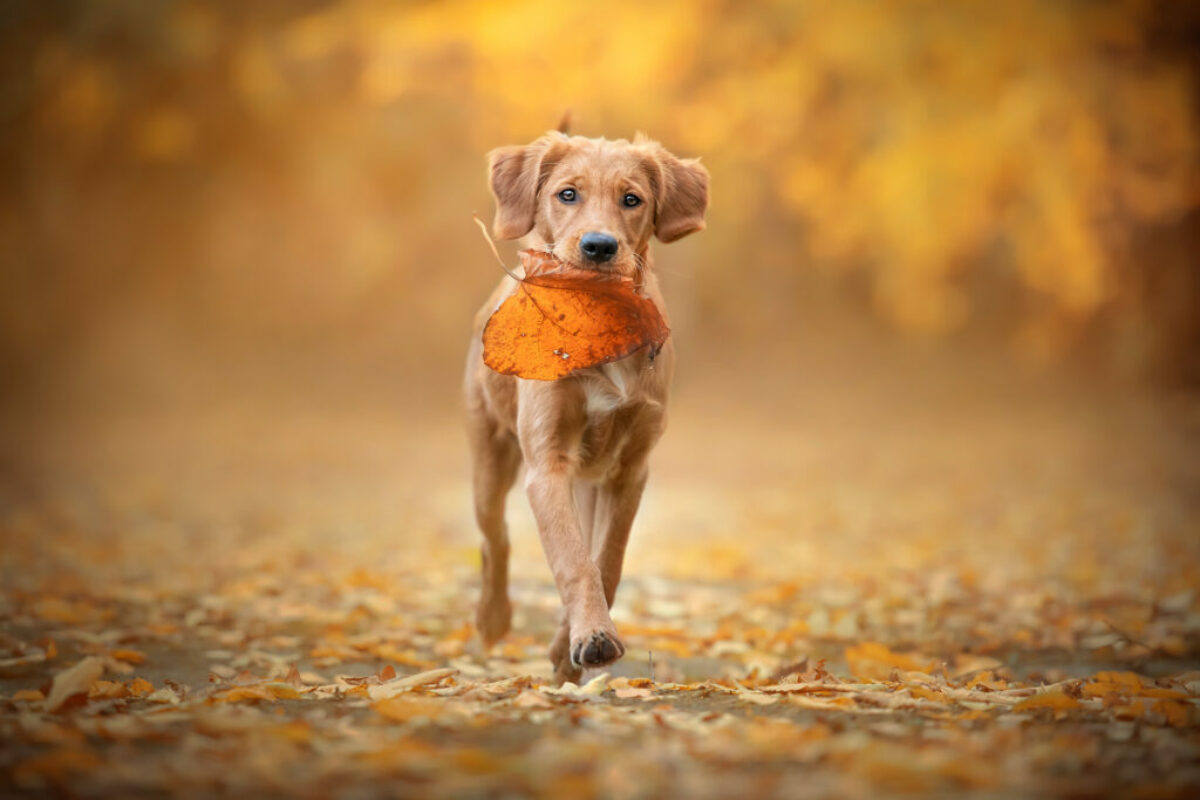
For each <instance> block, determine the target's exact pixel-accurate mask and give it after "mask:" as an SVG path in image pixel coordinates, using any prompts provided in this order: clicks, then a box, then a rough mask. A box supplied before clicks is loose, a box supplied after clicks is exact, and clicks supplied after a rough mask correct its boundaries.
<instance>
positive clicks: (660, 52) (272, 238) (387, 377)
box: [0, 0, 1200, 410]
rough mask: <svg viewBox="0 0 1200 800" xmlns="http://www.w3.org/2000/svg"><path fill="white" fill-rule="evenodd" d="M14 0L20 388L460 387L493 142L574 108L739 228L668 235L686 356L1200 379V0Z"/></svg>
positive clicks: (11, 357) (699, 364)
mask: <svg viewBox="0 0 1200 800" xmlns="http://www.w3.org/2000/svg"><path fill="white" fill-rule="evenodd" d="M0 15H2V17H3V19H2V21H0V37H3V48H2V53H3V55H2V56H0V58H2V59H3V79H2V80H3V84H2V86H0V114H2V119H3V123H2V129H0V135H2V136H3V147H2V148H0V149H2V154H0V165H2V166H0V169H2V173H0V193H2V212H0V259H2V265H3V266H2V269H3V275H4V286H5V291H4V292H3V295H2V297H0V319H2V322H0V325H2V328H0V368H2V369H3V371H4V374H5V375H6V380H5V384H6V386H7V388H6V390H5V395H6V397H7V399H8V400H9V401H17V400H21V401H24V402H27V403H28V402H32V403H34V404H35V405H36V406H37V407H39V408H45V407H46V406H47V404H53V405H55V406H59V407H62V408H65V409H70V410H79V409H80V408H81V407H91V408H98V407H109V408H112V407H117V408H133V407H141V408H147V407H160V406H161V405H162V404H164V403H167V404H179V403H201V404H208V403H211V402H213V400H214V398H215V397H217V396H221V397H225V396H230V395H232V396H237V397H242V398H245V397H247V396H250V395H254V394H259V393H261V394H265V395H268V396H270V395H277V394H281V395H284V396H295V395H306V396H309V397H310V398H311V397H312V396H314V395H316V394H322V395H325V396H326V398H327V399H328V398H329V397H330V396H332V397H333V398H336V399H335V403H334V404H335V405H341V404H343V403H345V402H347V401H349V400H351V399H359V400H361V399H362V398H364V397H370V398H372V399H374V400H383V401H384V402H392V401H395V400H396V398H397V397H398V396H400V395H406V396H408V399H410V400H413V399H415V401H416V402H418V403H419V404H421V403H427V404H428V405H429V407H430V408H436V409H442V408H444V407H446V406H449V405H452V404H453V402H454V397H455V392H456V383H457V380H458V375H459V372H460V369H461V364H460V361H461V358H462V354H463V351H464V347H465V342H464V337H465V336H466V333H467V331H468V324H469V319H470V316H471V315H472V313H473V312H474V310H475V308H476V307H477V305H478V304H479V303H480V302H481V300H482V299H483V298H484V297H485V296H486V293H487V291H488V289H489V288H490V286H491V285H492V284H493V283H494V281H495V280H496V278H497V276H498V270H497V269H496V267H495V265H494V263H493V262H491V261H490V256H489V254H488V252H487V249H486V247H485V246H484V244H483V242H481V241H480V240H479V237H478V235H477V233H476V232H475V230H474V228H473V226H472V223H471V213H472V211H479V212H480V213H481V215H482V216H484V217H487V218H490V212H491V200H490V197H489V194H488V191H487V186H486V181H485V175H484V156H485V153H486V152H487V151H488V150H489V149H490V148H492V147H495V146H498V145H501V144H511V143H519V142H524V141H528V140H531V139H532V138H534V137H536V136H537V135H538V134H540V133H541V132H543V131H544V130H546V129H548V128H551V127H553V126H554V125H555V124H557V122H558V120H559V118H560V117H561V116H562V114H563V112H564V111H565V110H567V109H571V110H572V111H573V113H574V120H575V121H574V130H575V132H577V133H580V134H584V135H603V136H607V137H610V138H617V137H631V136H632V135H633V134H634V133H635V132H636V131H639V130H640V131H644V132H646V133H647V134H648V135H651V136H653V137H655V138H657V139H660V140H661V141H662V142H663V143H664V144H665V145H666V146H667V147H668V148H669V149H671V150H673V151H674V152H676V153H677V154H679V155H682V156H701V157H702V158H703V160H704V163H705V164H706V165H707V166H708V167H709V169H710V170H711V172H712V208H711V214H710V220H709V229H708V230H707V231H706V232H704V233H703V234H701V235H698V236H694V237H691V238H690V239H688V240H685V242H683V243H681V244H679V245H677V246H674V247H671V248H659V252H658V258H659V262H660V264H661V266H662V270H663V272H664V275H665V281H666V282H667V284H668V287H667V290H668V297H669V300H670V304H671V309H672V312H673V316H674V327H675V330H676V335H677V336H678V338H679V341H680V345H681V347H682V348H683V349H684V352H685V354H686V355H685V357H684V359H683V367H682V370H683V372H682V380H684V381H685V382H686V381H688V380H691V379H700V378H702V377H705V376H706V375H707V374H708V373H710V372H711V371H713V370H717V371H721V372H724V371H726V370H728V369H729V368H731V367H734V366H736V367H737V368H739V369H746V368H747V367H750V369H746V371H748V372H751V373H752V372H754V371H755V370H757V369H759V368H762V369H770V370H771V371H772V373H779V372H783V373H788V372H789V371H790V370H792V369H793V368H794V366H795V359H797V358H801V356H802V351H811V352H809V353H808V355H809V356H811V357H814V358H817V359H818V360H821V359H824V360H826V361H831V362H834V363H837V362H841V361H843V360H844V358H853V357H854V354H855V353H856V352H857V351H856V350H855V348H860V347H865V346H871V345H878V344H882V345H884V346H891V345H894V344H895V343H904V344H903V348H904V349H905V351H912V350H914V348H915V349H916V350H920V351H921V352H925V353H928V352H930V351H931V348H932V349H933V350H938V351H946V352H949V351H957V352H960V353H961V352H966V353H967V354H968V357H967V360H968V361H970V362H975V361H977V360H979V359H984V360H987V361H997V362H1007V363H1012V364H1020V365H1025V367H1029V366H1031V365H1032V367H1033V368H1034V369H1041V370H1050V371H1064V370H1083V371H1084V372H1086V374H1088V375H1091V376H1093V377H1096V376H1099V377H1101V378H1104V379H1109V378H1114V379H1118V380H1120V381H1123V382H1128V381H1134V382H1142V383H1144V382H1151V383H1153V384H1154V385H1157V386H1164V385H1168V386H1169V385H1176V386H1177V385H1179V384H1180V383H1194V382H1195V381H1196V380H1197V378H1200V358H1198V356H1197V348H1196V345H1197V343H1198V338H1200V337H1198V332H1200V314H1198V313H1197V296H1198V295H1200V290H1198V286H1197V284H1198V282H1200V277H1198V275H1200V273H1198V271H1197V268H1196V256H1197V252H1198V251H1200V250H1198V247H1197V244H1198V242H1197V231H1198V230H1200V225H1198V224H1197V222H1198V217H1197V206H1198V204H1200V188H1198V187H1200V182H1198V181H1197V177H1198V175H1197V170H1198V165H1200V116H1198V112H1197V102H1196V99H1197V60H1198V56H1197V53H1198V52H1200V49H1198V48H1197V42H1198V41H1200V13H1197V12H1196V11H1195V10H1194V9H1192V8H1191V7H1190V6H1189V5H1188V4H1180V3H1173V2H1142V1H1141V0H1138V1H1136V2H1099V3H1098V2H1065V3H1062V2H1036V1H1034V0H1020V1H1019V2H1011V3H1002V4H992V5H991V6H987V7H981V6H978V5H976V4H970V5H963V6H952V7H946V6H945V5H944V4H937V3H929V2H919V1H915V0H914V1H911V2H895V3H850V4H847V3H838V2H819V1H816V0H814V1H813V2H778V3H761V4H758V3H756V4H745V3H733V2H717V1H714V2H690V1H689V2H671V1H669V0H668V1H667V2H661V3H654V4H651V5H646V4H644V3H620V2H619V3H614V4H611V5H610V6H606V10H605V12H604V14H603V19H602V20H599V19H597V17H596V15H595V11H594V9H591V8H589V7H587V6H586V5H582V4H581V5H578V6H575V5H574V4H557V3H546V2H536V1H525V0H518V1H517V2H510V3H503V4H496V3H487V2H439V3H422V2H403V3H394V2H371V1H369V0H344V1H341V2H273V0H264V2H255V3H237V2H227V3H201V2H189V1H187V0H178V1H176V0H169V1H166V2H155V3H144V2H134V1H132V0H128V1H127V0H101V1H100V2H70V1H66V0H60V1H57V2H10V3H5V7H4V9H3V11H0ZM506 252H508V253H510V254H511V253H512V252H513V249H512V248H510V249H509V250H507V251H506ZM717 351H719V353H720V355H719V356H718V354H717ZM835 351H836V353H837V356H836V357H835V358H830V357H829V354H830V353H832V352H835ZM710 353H711V355H708V354H710ZM822 354H824V355H822ZM781 359H782V360H781ZM768 365H771V366H769V367H768ZM684 385H685V386H686V385H687V384H686V383H685V384H684Z"/></svg>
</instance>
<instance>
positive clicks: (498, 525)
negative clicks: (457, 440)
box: [468, 415, 521, 647]
mask: <svg viewBox="0 0 1200 800" xmlns="http://www.w3.org/2000/svg"><path fill="white" fill-rule="evenodd" d="M480 416H482V415H479V416H477V417H476V418H475V419H473V420H472V422H471V425H470V426H469V428H468V431H469V437H470V443H471V455H472V458H473V461H474V480H473V484H474V492H475V521H476V522H477V523H478V524H479V530H480V531H481V532H482V533H483V546H482V548H481V553H482V556H483V574H482V578H483V581H482V588H481V590H480V594H479V605H478V607H477V608H476V611H475V625H476V627H477V628H478V629H479V634H480V636H482V637H483V641H484V644H485V645H487V646H489V647H490V646H491V645H493V644H495V643H496V642H497V641H499V640H500V639H501V638H502V637H503V636H504V634H506V633H508V629H509V626H510V625H511V624H512V604H511V603H510V602H509V599H508V552H509V546H508V525H507V523H506V522H505V521H504V506H505V499H506V497H507V495H508V490H509V489H510V488H512V485H513V482H514V481H515V480H516V477H517V469H518V468H519V467H520V465H521V449H520V447H519V445H518V444H517V439H516V437H515V436H513V435H512V434H511V433H509V432H508V431H505V430H500V429H499V427H498V426H497V425H496V424H495V423H494V422H493V421H492V420H490V419H487V418H482V419H480V418H479V417H480Z"/></svg>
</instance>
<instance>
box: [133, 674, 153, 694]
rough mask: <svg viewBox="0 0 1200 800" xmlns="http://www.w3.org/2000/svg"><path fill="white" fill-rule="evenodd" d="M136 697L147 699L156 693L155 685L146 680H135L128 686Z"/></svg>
mask: <svg viewBox="0 0 1200 800" xmlns="http://www.w3.org/2000/svg"><path fill="white" fill-rule="evenodd" d="M126 685H127V686H128V688H129V693H130V694H131V695H133V696H134V697H145V696H146V695H148V694H150V693H151V692H153V691H154V684H153V683H151V682H150V681H148V680H146V679H145V678H134V679H133V680H131V681H129V683H128V684H126Z"/></svg>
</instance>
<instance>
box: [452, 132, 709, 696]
mask: <svg viewBox="0 0 1200 800" xmlns="http://www.w3.org/2000/svg"><path fill="white" fill-rule="evenodd" d="M488 173H489V185H490V187H491V191H492V195H493V197H494V199H495V202H496V216H495V219H494V222H493V226H492V227H493V232H494V235H495V236H496V238H498V239H517V238H521V237H527V239H526V242H527V244H526V246H528V247H532V248H537V249H541V250H547V251H549V252H551V253H552V254H553V255H554V256H555V257H556V258H557V259H559V260H560V261H562V262H563V263H564V264H565V265H567V266H569V267H573V268H578V269H586V270H596V271H600V272H603V273H608V274H611V275H617V276H620V277H621V278H624V279H628V280H630V281H632V282H633V285H634V286H635V287H636V288H637V291H638V292H639V293H640V294H642V295H644V296H645V297H648V298H649V299H650V300H652V301H653V302H654V303H655V305H657V306H658V309H659V311H660V312H662V313H663V316H664V318H666V314H665V309H664V307H663V300H662V295H661V293H660V291H659V286H658V280H657V278H656V276H655V274H654V269H653V261H652V259H651V256H650V250H649V243H650V238H651V237H652V236H653V237H656V238H658V240H659V241H660V242H664V243H666V242H673V241H675V240H677V239H680V238H682V237H684V236H687V235H688V234H690V233H695V232H696V231H699V230H701V229H703V228H704V224H705V223H704V216H705V212H706V211H707V208H708V171H707V170H706V169H705V168H704V167H703V166H702V165H701V164H700V163H699V161H698V160H696V159H680V158H676V157H675V156H673V155H672V154H671V153H669V152H668V151H667V150H666V149H665V148H664V147H662V145H660V144H658V143H657V142H653V141H650V140H648V139H645V138H644V137H642V136H640V135H639V136H638V137H636V138H635V139H634V140H633V141H632V142H630V141H627V140H624V139H619V140H607V139H590V138H584V137H582V136H568V135H567V134H566V133H564V132H561V131H552V132H550V133H547V134H546V135H544V136H542V137H540V138H538V139H537V140H535V141H534V142H532V143H530V144H528V145H518V146H510V147H500V148H497V149H495V150H493V151H492V152H491V153H489V154H488ZM516 287H517V284H516V282H515V281H514V280H512V279H511V278H505V279H504V280H503V281H502V283H501V284H500V286H499V287H497V289H496V291H495V292H494V293H493V294H492V296H491V298H490V299H489V300H488V301H487V304H486V305H484V307H483V308H482V309H481V310H480V312H479V314H478V315H477V317H476V319H475V326H474V338H473V339H472V344H471V347H470V351H469V354H468V358H467V371H466V379H465V392H466V410H467V430H468V439H469V444H470V449H471V457H472V464H473V489H474V502H475V518H476V521H477V523H478V525H479V529H480V531H482V533H483V545H482V555H483V567H482V573H483V574H482V590H481V592H480V598H479V605H478V607H477V610H476V615H475V622H476V626H477V628H478V630H479V633H480V635H481V637H482V638H483V641H484V643H485V645H486V646H488V647H490V646H491V645H492V644H494V643H495V642H497V641H498V640H499V639H501V638H502V637H503V636H504V635H505V634H506V633H507V632H508V630H509V628H510V625H511V620H512V605H511V603H510V602H509V597H508V559H509V542H508V531H507V527H506V523H505V519H504V508H505V498H506V496H507V494H508V491H509V489H510V488H511V487H512V485H513V483H514V482H515V480H516V477H517V473H518V469H519V467H520V466H521V464H522V463H524V465H525V481H524V483H525V493H526V495H527V497H528V499H529V505H530V506H531V508H532V509H533V515H534V518H535V519H536V522H537V529H538V535H539V538H540V539H541V542H542V549H543V550H544V551H545V555H546V559H547V561H548V562H549V565H550V570H551V572H552V573H553V575H554V582H555V584H556V586H557V588H558V592H559V595H560V597H561V599H562V603H563V610H564V614H563V619H562V623H561V624H560V626H559V628H558V631H557V633H556V635H555V638H554V640H553V643H552V644H551V646H550V660H551V662H552V664H553V666H554V674H555V678H556V680H557V681H558V682H560V683H562V682H564V681H576V682H578V681H579V679H580V676H581V674H582V671H583V670H584V669H585V668H597V667H603V666H605V665H607V664H610V663H612V662H614V661H616V660H617V659H619V658H621V656H623V655H624V654H625V646H624V645H623V644H622V642H621V639H620V637H619V636H618V634H617V629H616V627H615V626H614V625H613V622H612V618H611V617H610V616H609V609H610V608H611V606H612V603H613V599H614V597H615V596H616V591H617V584H618V583H619V582H620V580H621V568H622V564H623V562H624V558H625V545H626V542H627V541H628V539H629V531H630V528H631V526H632V524H633V519H634V516H635V515H636V513H637V509H638V504H639V502H640V501H641V496H642V490H643V488H644V487H645V485H646V477H647V457H648V456H649V454H650V451H651V449H652V448H653V447H654V445H655V443H657V442H658V440H659V437H661V436H662V434H663V431H664V429H665V427H666V422H667V394H668V390H669V387H670V383H671V374H672V371H673V368H674V361H675V353H674V344H673V339H671V338H668V339H667V341H666V343H665V345H664V346H663V347H662V349H661V351H660V352H658V353H652V352H649V348H643V349H642V350H639V351H637V352H635V353H633V354H632V355H630V356H628V357H626V358H623V359H621V360H618V361H614V362H612V363H608V364H604V365H601V366H597V367H591V368H588V369H583V370H579V371H577V372H574V373H572V374H570V375H568V376H567V377H565V378H562V379H560V380H556V381H536V380H524V379H521V378H517V377H514V376H510V375H501V374H499V373H497V372H494V371H492V370H491V369H489V368H488V367H487V366H486V365H485V364H484V362H483V358H482V344H481V334H482V330H483V327H484V325H485V324H486V322H487V320H488V318H489V316H490V315H491V314H492V313H493V312H494V311H495V310H496V308H497V307H498V306H499V305H500V303H502V302H503V301H504V299H505V298H506V297H508V295H510V294H511V293H512V292H513V291H515V289H516Z"/></svg>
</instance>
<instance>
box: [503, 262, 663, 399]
mask: <svg viewBox="0 0 1200 800" xmlns="http://www.w3.org/2000/svg"><path fill="white" fill-rule="evenodd" d="M547 258H550V259H552V258H553V257H552V256H549V255H548V254H547V253H540V252H538V251H534V250H522V251H521V259H522V261H523V262H524V264H525V267H526V270H527V272H528V273H530V274H528V275H527V277H526V278H525V279H524V280H522V281H521V282H520V284H519V285H518V287H517V289H516V291H514V292H513V293H512V294H511V295H510V296H509V297H508V298H507V299H506V300H505V301H504V302H503V303H501V304H500V307H499V308H498V309H496V311H495V313H493V314H492V316H491V318H490V319H489V320H488V322H487V325H486V326H485V327H484V330H483V360H484V363H486V364H487V365H488V366H489V367H491V368H492V369H494V370H496V371H497V372H499V373H502V374H504V375H516V376H518V377H520V378H527V379H530V380H543V381H552V380H558V379H559V378H562V377H565V376H567V375H570V374H571V373H572V372H574V371H576V370H579V369H585V368H587V367H594V366H597V365H599V364H607V363H609V362H611V361H616V360H618V359H621V358H624V357H626V356H628V355H631V354H632V353H635V352H637V351H638V350H641V349H642V348H644V347H651V348H653V349H654V350H655V351H657V349H658V348H661V347H662V345H663V343H664V342H666V340H667V336H668V334H669V333H670V330H669V329H668V328H667V323H666V321H665V320H664V319H663V317H662V314H661V312H660V311H659V310H658V307H657V306H656V305H655V304H654V302H653V301H652V300H650V299H649V298H647V297H643V296H642V295H639V294H637V293H636V291H635V290H634V287H633V284H632V282H630V281H628V280H624V279H621V278H618V277H615V276H611V275H604V274H602V273H597V272H591V271H587V270H575V269H560V270H558V271H556V272H549V271H548V270H547V268H546V259H547ZM556 263H557V262H556ZM559 266H561V265H559Z"/></svg>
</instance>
